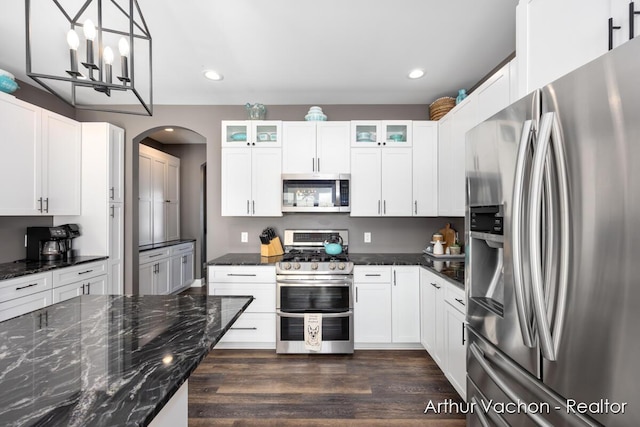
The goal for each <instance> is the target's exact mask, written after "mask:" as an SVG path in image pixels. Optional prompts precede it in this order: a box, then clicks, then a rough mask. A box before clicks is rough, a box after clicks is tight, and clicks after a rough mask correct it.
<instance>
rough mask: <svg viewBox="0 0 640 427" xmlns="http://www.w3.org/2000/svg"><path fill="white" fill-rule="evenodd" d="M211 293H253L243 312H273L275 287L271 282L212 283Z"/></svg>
mask: <svg viewBox="0 0 640 427" xmlns="http://www.w3.org/2000/svg"><path fill="white" fill-rule="evenodd" d="M210 286H211V287H210V292H213V294H212V295H253V298H254V300H253V301H252V302H251V304H249V307H247V309H246V310H245V313H275V310H276V287H275V285H273V284H271V283H262V284H253V283H213V284H212V285H210Z"/></svg>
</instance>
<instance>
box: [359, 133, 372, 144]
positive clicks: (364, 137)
mask: <svg viewBox="0 0 640 427" xmlns="http://www.w3.org/2000/svg"><path fill="white" fill-rule="evenodd" d="M356 141H360V142H372V141H373V138H372V135H371V132H358V133H357V134H356Z"/></svg>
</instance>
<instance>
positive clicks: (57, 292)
mask: <svg viewBox="0 0 640 427" xmlns="http://www.w3.org/2000/svg"><path fill="white" fill-rule="evenodd" d="M85 283H86V282H74V283H69V284H68V285H62V286H57V287H55V288H53V303H54V304H55V303H58V302H61V301H66V300H68V299H71V298H75V297H77V296H79V295H82V294H83V293H84V292H85V289H86V286H85ZM83 286H84V287H83Z"/></svg>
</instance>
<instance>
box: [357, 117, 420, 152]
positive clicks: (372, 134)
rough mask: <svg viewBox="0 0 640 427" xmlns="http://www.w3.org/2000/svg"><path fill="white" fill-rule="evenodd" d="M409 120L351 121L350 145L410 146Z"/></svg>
mask: <svg viewBox="0 0 640 427" xmlns="http://www.w3.org/2000/svg"><path fill="white" fill-rule="evenodd" d="M411 143H412V122H411V120H383V121H357V120H356V121H352V122H351V146H352V147H378V146H380V147H387V146H388V147H411Z"/></svg>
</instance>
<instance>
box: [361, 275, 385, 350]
mask: <svg viewBox="0 0 640 427" xmlns="http://www.w3.org/2000/svg"><path fill="white" fill-rule="evenodd" d="M355 289H356V291H355V292H356V297H355V304H354V308H353V318H354V323H353V333H354V342H355V343H390V342H391V284H390V283H359V284H357V285H356V286H355Z"/></svg>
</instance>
